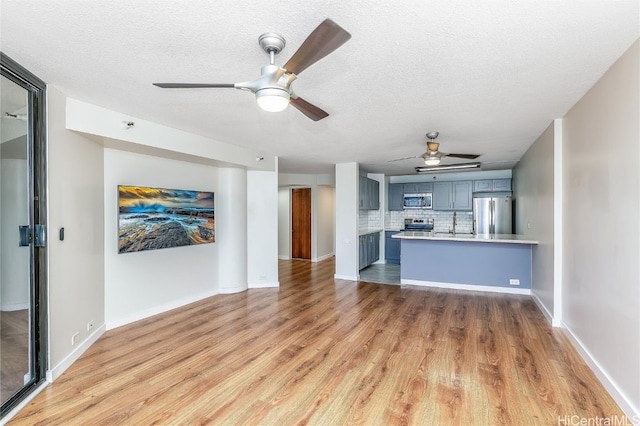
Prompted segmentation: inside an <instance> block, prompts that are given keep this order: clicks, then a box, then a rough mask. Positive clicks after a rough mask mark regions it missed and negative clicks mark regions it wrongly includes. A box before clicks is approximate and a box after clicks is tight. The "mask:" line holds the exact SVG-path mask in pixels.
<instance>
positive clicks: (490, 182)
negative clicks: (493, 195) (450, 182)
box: [473, 179, 511, 192]
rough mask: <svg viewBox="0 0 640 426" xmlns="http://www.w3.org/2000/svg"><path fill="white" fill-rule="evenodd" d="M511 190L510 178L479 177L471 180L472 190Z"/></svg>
mask: <svg viewBox="0 0 640 426" xmlns="http://www.w3.org/2000/svg"><path fill="white" fill-rule="evenodd" d="M492 191H511V179H481V180H474V181H473V192H492Z"/></svg>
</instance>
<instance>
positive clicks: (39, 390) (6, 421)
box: [0, 381, 50, 426]
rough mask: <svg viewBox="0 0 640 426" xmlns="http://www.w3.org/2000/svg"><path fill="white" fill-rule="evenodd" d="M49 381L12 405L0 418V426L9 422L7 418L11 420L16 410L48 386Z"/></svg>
mask: <svg viewBox="0 0 640 426" xmlns="http://www.w3.org/2000/svg"><path fill="white" fill-rule="evenodd" d="M49 383H50V382H48V381H46V382H44V383H42V384H41V385H40V386H38V387H37V388H36V389H35V390H34V391H33V392H31V393H30V394H29V395H27V396H26V397H25V399H23V400H22V401H20V404H18V405H16V406H15V407H13V408H12V409H11V411H9V412H8V413H7V414H6V415H5V416H4V417H3V418H2V419H0V426H4V425H6V424H7V423H8V422H9V420H11V419H12V418H13V417H14V416H15V415H16V414H18V412H20V410H22V409H23V408H24V407H26V406H27V405H28V404H29V403H30V402H31V400H32V399H33V398H35V397H36V396H37V395H38V394H39V393H40V392H42V391H43V390H44V388H46V387H47V386H49Z"/></svg>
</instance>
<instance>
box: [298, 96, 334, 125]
mask: <svg viewBox="0 0 640 426" xmlns="http://www.w3.org/2000/svg"><path fill="white" fill-rule="evenodd" d="M289 103H290V104H291V105H293V106H294V107H296V108H297V109H298V110H299V111H300V112H301V113H303V114H304V115H306V116H307V117H309V118H310V119H312V120H313V121H319V120H322V119H323V118H326V117H328V116H329V114H328V113H327V112H326V111H323V110H321V109H320V108H318V107H317V106H315V105H313V104H310V103H309V102H307V101H305V100H304V99H302V98H299V97H296V98H291V99H290V100H289Z"/></svg>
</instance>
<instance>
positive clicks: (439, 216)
mask: <svg viewBox="0 0 640 426" xmlns="http://www.w3.org/2000/svg"><path fill="white" fill-rule="evenodd" d="M377 213H379V212H377ZM453 213H454V212H443V211H433V210H403V211H393V212H389V211H387V212H385V213H384V228H385V229H388V230H398V229H402V228H403V227H404V220H405V219H423V220H426V219H433V228H434V231H435V232H449V230H450V229H451V227H452V224H453ZM455 213H456V222H457V224H456V232H460V233H470V232H472V229H473V213H472V212H455Z"/></svg>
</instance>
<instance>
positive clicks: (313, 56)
mask: <svg viewBox="0 0 640 426" xmlns="http://www.w3.org/2000/svg"><path fill="white" fill-rule="evenodd" d="M350 38H351V34H349V33H348V32H347V31H345V30H344V29H343V28H342V27H341V26H340V25H338V24H336V23H335V22H333V21H332V20H331V19H325V20H324V21H323V22H322V23H321V24H320V25H318V27H317V28H316V29H315V30H313V32H312V33H311V34H309V36H308V37H307V39H306V40H305V41H304V43H302V46H300V48H299V49H298V50H297V51H296V53H294V54H293V56H292V57H291V59H289V61H287V63H286V64H285V65H284V68H285V69H286V70H287V72H290V73H293V74H300V73H301V72H302V71H304V70H305V69H307V68H308V67H309V66H311V65H313V64H314V63H316V62H318V61H319V60H320V59H322V58H324V57H325V56H327V55H328V54H329V53H331V52H333V51H334V50H336V49H337V48H338V47H340V46H342V45H343V44H344V43H345V42H346V41H347V40H349V39H350Z"/></svg>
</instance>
